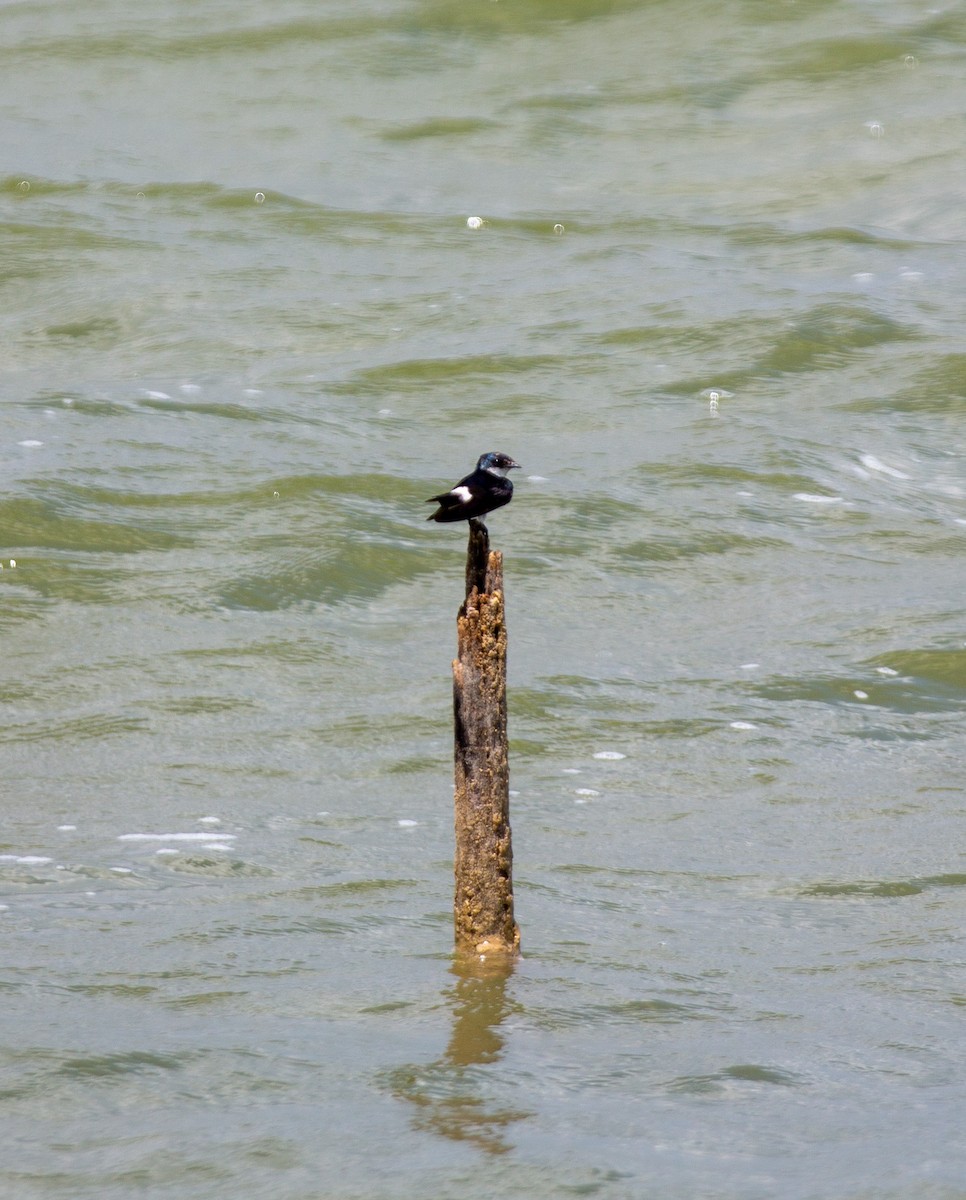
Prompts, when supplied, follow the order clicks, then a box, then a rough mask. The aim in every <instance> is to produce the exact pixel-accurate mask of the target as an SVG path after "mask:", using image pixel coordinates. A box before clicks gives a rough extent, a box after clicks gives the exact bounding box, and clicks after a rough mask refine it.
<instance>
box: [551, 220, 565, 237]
mask: <svg viewBox="0 0 966 1200" xmlns="http://www.w3.org/2000/svg"><path fill="white" fill-rule="evenodd" d="M553 231H554V233H555V234H556V235H557V237H560V235H561V234H562V233H566V230H565V229H564V227H563V225H561V224H560V222H559V221H558V222H557V224H556V225H554V227H553Z"/></svg>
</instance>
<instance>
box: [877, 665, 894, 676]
mask: <svg viewBox="0 0 966 1200" xmlns="http://www.w3.org/2000/svg"><path fill="white" fill-rule="evenodd" d="M876 670H877V671H878V673H879V674H880V675H898V674H899V672H898V671H896V670H893V668H892V667H876Z"/></svg>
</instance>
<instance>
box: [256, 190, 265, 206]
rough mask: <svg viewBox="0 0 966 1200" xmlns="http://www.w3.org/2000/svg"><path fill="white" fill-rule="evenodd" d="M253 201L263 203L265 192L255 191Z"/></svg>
mask: <svg viewBox="0 0 966 1200" xmlns="http://www.w3.org/2000/svg"><path fill="white" fill-rule="evenodd" d="M255 203H256V204H264V203H265V193H264V192H256V193H255Z"/></svg>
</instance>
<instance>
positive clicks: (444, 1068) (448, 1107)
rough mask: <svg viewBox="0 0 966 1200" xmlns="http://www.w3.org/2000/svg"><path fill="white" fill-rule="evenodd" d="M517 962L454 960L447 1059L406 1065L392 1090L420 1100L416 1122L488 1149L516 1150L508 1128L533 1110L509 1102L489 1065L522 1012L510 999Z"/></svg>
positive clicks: (448, 995)
mask: <svg viewBox="0 0 966 1200" xmlns="http://www.w3.org/2000/svg"><path fill="white" fill-rule="evenodd" d="M513 966H514V964H513V962H512V961H509V962H508V961H501V962H498V963H491V962H489V961H487V962H483V963H481V962H473V961H472V960H465V961H456V962H454V964H453V966H452V968H451V973H452V974H453V975H454V976H455V981H454V983H453V984H452V985H451V986H450V987H448V988H447V989H446V990H445V991H444V993H443V995H444V997H445V999H446V1002H447V1006H448V1008H449V1010H450V1013H451V1015H452V1028H451V1030H450V1036H449V1041H448V1043H447V1046H446V1051H445V1053H444V1054H443V1056H442V1057H441V1058H439V1059H437V1060H436V1061H435V1062H432V1063H428V1064H427V1065H426V1066H422V1067H420V1066H405V1067H400V1068H399V1069H398V1070H397V1071H395V1072H394V1073H393V1092H394V1094H395V1095H396V1096H397V1097H399V1098H400V1099H403V1100H406V1101H408V1102H409V1103H410V1104H412V1105H414V1107H415V1109H416V1112H415V1114H414V1117H413V1123H414V1125H415V1127H416V1128H417V1129H422V1130H428V1131H431V1132H433V1133H437V1134H440V1135H441V1136H442V1137H446V1138H450V1139H451V1140H452V1141H459V1142H470V1143H472V1144H473V1145H475V1146H477V1147H478V1148H479V1149H480V1150H483V1151H485V1152H486V1153H487V1154H505V1153H506V1152H507V1151H508V1150H510V1149H511V1148H512V1142H511V1141H510V1140H509V1137H508V1133H509V1130H510V1127H511V1126H512V1125H514V1124H515V1123H516V1122H517V1121H521V1120H523V1119H524V1118H525V1117H527V1116H529V1114H528V1113H527V1112H525V1111H521V1110H520V1109H516V1108H513V1107H511V1106H510V1105H508V1104H507V1103H506V1102H505V1100H504V1098H503V1096H502V1087H501V1078H500V1076H499V1075H498V1074H497V1073H495V1072H493V1071H491V1070H489V1069H488V1068H490V1067H492V1066H493V1065H494V1064H496V1063H498V1062H499V1060H500V1057H501V1055H502V1053H503V1045H504V1037H503V1034H502V1033H501V1031H500V1026H501V1025H502V1023H503V1021H504V1020H505V1019H506V1017H507V1016H508V1015H509V1014H510V1013H512V1012H513V1011H515V1010H517V1009H518V1006H517V1005H516V1004H514V1002H513V1001H512V1000H510V999H509V998H508V997H507V986H506V985H507V981H508V980H509V978H510V976H511V975H512V973H513Z"/></svg>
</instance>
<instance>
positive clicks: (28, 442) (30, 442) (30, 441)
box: [17, 438, 43, 450]
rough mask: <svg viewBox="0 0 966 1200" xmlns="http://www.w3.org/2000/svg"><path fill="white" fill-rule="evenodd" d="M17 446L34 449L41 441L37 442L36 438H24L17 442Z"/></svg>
mask: <svg viewBox="0 0 966 1200" xmlns="http://www.w3.org/2000/svg"><path fill="white" fill-rule="evenodd" d="M17 445H18V446H26V447H27V449H28V450H36V448H37V447H38V446H42V445H43V442H38V441H37V439H36V438H25V439H24V441H22V442H17Z"/></svg>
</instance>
